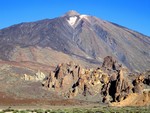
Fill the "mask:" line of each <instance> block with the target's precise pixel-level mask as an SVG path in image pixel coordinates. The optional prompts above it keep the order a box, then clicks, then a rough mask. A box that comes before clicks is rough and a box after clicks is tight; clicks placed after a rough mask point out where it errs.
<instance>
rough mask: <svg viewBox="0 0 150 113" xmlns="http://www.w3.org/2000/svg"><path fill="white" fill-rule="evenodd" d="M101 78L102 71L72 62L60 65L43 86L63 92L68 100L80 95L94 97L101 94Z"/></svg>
mask: <svg viewBox="0 0 150 113" xmlns="http://www.w3.org/2000/svg"><path fill="white" fill-rule="evenodd" d="M101 76H102V71H101V70H100V69H96V70H93V69H84V68H82V67H81V66H79V65H77V64H75V63H73V62H70V63H67V64H59V65H58V66H57V67H56V69H55V71H52V72H51V73H50V75H49V77H48V78H47V79H46V80H45V81H44V82H43V86H44V87H46V88H48V89H53V90H55V91H57V92H61V95H62V96H64V97H66V98H73V97H75V96H77V95H78V94H80V95H83V96H86V95H91V96H92V95H95V94H98V93H99V92H100V89H101V85H100V84H101V82H100V78H101Z"/></svg>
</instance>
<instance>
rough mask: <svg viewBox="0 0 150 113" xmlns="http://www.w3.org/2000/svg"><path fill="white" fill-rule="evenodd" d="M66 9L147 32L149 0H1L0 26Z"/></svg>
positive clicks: (35, 18) (63, 11)
mask: <svg viewBox="0 0 150 113" xmlns="http://www.w3.org/2000/svg"><path fill="white" fill-rule="evenodd" d="M69 10H76V11H77V12H79V13H81V14H88V15H93V16H97V17H98V18H101V19H104V20H108V21H111V22H114V23H117V24H120V25H122V26H125V27H128V28H130V29H133V30H136V31H138V32H141V33H143V34H145V35H148V36H150V0H0V29H2V28H5V27H8V26H11V25H13V24H18V23H21V22H31V21H36V20H42V19H45V18H55V17H58V16H61V15H63V14H64V13H65V12H67V11H69Z"/></svg>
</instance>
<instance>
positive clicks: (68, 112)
mask: <svg viewBox="0 0 150 113" xmlns="http://www.w3.org/2000/svg"><path fill="white" fill-rule="evenodd" d="M149 111H150V106H149V107H119V108H118V107H99V108H68V109H47V110H44V109H34V110H14V109H5V110H3V111H1V112H0V113H6V112H7V113H8V112H9V113H150V112H149Z"/></svg>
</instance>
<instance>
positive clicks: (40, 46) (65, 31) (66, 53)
mask: <svg viewBox="0 0 150 113" xmlns="http://www.w3.org/2000/svg"><path fill="white" fill-rule="evenodd" d="M108 55H110V56H114V57H115V58H116V59H118V60H119V61H120V62H121V63H123V64H124V65H125V66H126V67H128V68H129V69H130V70H132V71H135V70H139V71H144V70H146V69H148V68H149V67H150V37H148V36H145V35H142V34H140V33H138V32H135V31H133V30H130V29H128V28H125V27H122V26H119V25H117V24H114V23H111V22H108V21H104V20H101V19H98V18H96V17H93V16H89V15H81V14H79V13H77V12H75V11H69V12H67V13H66V14H65V15H63V16H61V17H58V18H54V19H45V20H40V21H36V22H28V23H21V24H17V25H13V26H10V27H8V28H5V29H1V30H0V59H1V60H6V61H16V62H25V61H28V62H34V63H41V64H46V65H51V66H53V65H57V64H58V63H61V62H68V60H69V61H70V60H74V61H75V62H78V63H80V64H82V65H84V66H87V65H88V66H94V65H99V64H100V63H101V62H102V59H103V58H104V57H105V56H108Z"/></svg>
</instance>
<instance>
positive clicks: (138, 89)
mask: <svg viewBox="0 0 150 113" xmlns="http://www.w3.org/2000/svg"><path fill="white" fill-rule="evenodd" d="M143 81H144V76H142V75H140V76H138V77H137V78H136V79H135V80H134V81H133V85H134V88H133V92H134V93H141V94H142V93H143V89H144V87H143Z"/></svg>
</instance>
